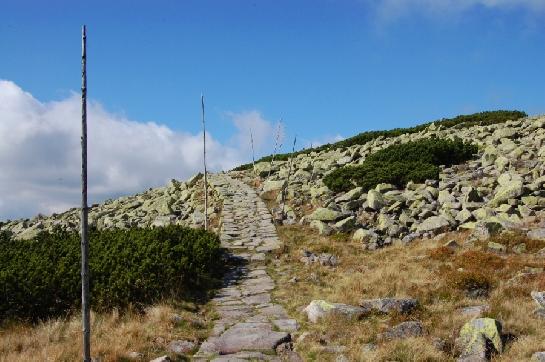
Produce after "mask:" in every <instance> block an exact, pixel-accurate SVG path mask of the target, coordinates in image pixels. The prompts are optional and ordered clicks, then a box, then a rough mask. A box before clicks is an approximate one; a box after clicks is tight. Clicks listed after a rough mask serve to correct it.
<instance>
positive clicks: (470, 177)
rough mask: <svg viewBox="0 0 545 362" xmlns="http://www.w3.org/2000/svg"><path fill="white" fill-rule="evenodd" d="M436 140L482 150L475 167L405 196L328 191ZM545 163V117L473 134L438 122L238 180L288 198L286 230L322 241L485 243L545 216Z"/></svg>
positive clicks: (382, 189) (265, 165)
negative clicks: (369, 160)
mask: <svg viewBox="0 0 545 362" xmlns="http://www.w3.org/2000/svg"><path fill="white" fill-rule="evenodd" d="M432 137H436V138H445V139H454V138H456V137H459V138H461V139H463V140H466V141H469V142H472V143H474V144H476V145H478V147H479V152H478V154H477V155H475V157H474V159H473V160H470V161H469V162H466V163H463V164H461V165H454V166H452V167H448V168H445V167H442V168H441V171H440V174H439V180H428V181H426V182H425V183H422V184H415V183H412V182H409V183H408V184H407V185H406V187H405V188H403V189H397V188H396V187H394V186H393V185H390V184H378V185H377V186H376V187H375V188H374V189H372V190H369V191H367V192H364V191H363V190H362V188H361V187H354V188H353V189H352V190H350V191H348V192H344V193H334V192H332V191H331V190H330V189H329V188H328V187H327V186H325V184H324V180H323V179H324V177H325V176H326V175H328V174H329V173H331V172H332V171H334V170H336V169H338V168H341V167H345V166H349V165H360V164H362V163H363V162H364V161H365V159H366V157H367V156H369V155H370V154H372V153H374V152H376V151H378V150H381V149H385V148H387V147H389V146H391V145H395V144H400V143H406V142H409V141H416V140H421V139H427V138H432ZM544 163H545V116H535V117H525V118H522V119H518V120H509V121H507V122H502V123H498V124H489V125H484V126H483V125H474V126H471V127H467V128H456V127H448V128H447V127H443V126H441V125H436V124H433V123H432V124H430V125H429V126H428V127H426V128H425V129H423V130H421V131H419V132H415V133H408V134H402V135H400V136H397V137H391V138H384V137H378V138H376V139H374V140H372V141H370V142H367V143H365V144H362V145H354V146H350V147H345V148H334V149H333V150H323V151H321V152H310V153H301V154H298V155H297V156H295V157H294V158H293V159H291V160H287V161H275V162H274V163H272V164H271V163H270V162H260V163H257V164H256V165H255V172H253V171H252V170H246V171H241V172H238V177H241V178H243V179H245V180H246V182H248V183H252V182H254V183H255V182H256V179H257V180H258V184H259V190H260V192H261V194H260V195H261V197H262V198H264V199H266V200H270V201H271V202H273V203H274V202H277V203H280V202H281V199H282V192H283V191H284V192H285V195H286V200H287V201H286V206H285V207H284V212H285V215H284V216H285V217H286V218H285V220H284V223H288V224H289V223H295V222H299V223H303V224H307V223H308V224H310V226H311V227H312V228H315V229H317V230H318V231H319V232H320V233H321V234H330V233H332V232H343V233H347V232H354V234H353V238H354V239H357V240H359V241H362V242H364V243H365V244H366V246H367V248H368V249H376V248H378V247H382V246H384V245H388V244H392V243H396V242H400V243H407V242H410V241H411V240H413V239H416V238H420V237H431V236H434V235H436V234H440V233H444V232H446V231H453V230H471V231H473V233H474V235H475V236H478V237H483V236H487V235H488V234H490V233H496V232H498V231H499V230H501V229H504V228H525V227H527V226H528V225H529V224H531V222H532V221H534V220H536V218H541V219H542V218H543V216H545V211H544V210H545V188H544V184H545V165H544ZM290 170H291V171H290ZM280 209H281V208H279V210H280ZM534 233H536V232H534Z"/></svg>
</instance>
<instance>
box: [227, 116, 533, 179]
mask: <svg viewBox="0 0 545 362" xmlns="http://www.w3.org/2000/svg"><path fill="white" fill-rule="evenodd" d="M526 116H527V114H526V113H525V112H521V111H503V110H500V111H486V112H480V113H474V114H468V115H460V116H456V117H454V118H443V119H440V120H437V121H434V122H428V123H424V124H421V125H418V126H414V127H408V128H394V129H392V130H388V131H368V132H363V133H360V134H358V135H356V136H354V137H350V138H347V139H345V140H342V141H339V142H336V143H333V144H326V145H322V146H320V147H314V148H311V149H305V150H302V151H298V152H295V153H283V154H278V155H276V156H275V158H274V159H275V160H279V161H285V160H287V159H289V158H290V157H294V156H297V155H299V154H306V153H310V152H320V151H325V150H334V149H337V148H346V147H350V146H354V145H363V144H365V143H367V142H370V141H373V140H375V139H377V138H379V137H383V138H392V137H398V136H401V135H403V134H410V133H417V132H420V131H423V130H425V129H426V128H427V127H429V126H430V125H431V124H432V123H434V124H435V125H436V126H441V127H443V128H468V127H472V126H476V125H481V126H486V125H491V124H497V123H503V122H506V121H508V120H517V119H520V118H523V117H526ZM271 158H272V155H270V156H266V157H263V158H261V159H259V160H258V161H256V162H265V161H266V162H270V161H271ZM251 167H252V164H244V165H240V166H238V167H236V168H235V169H234V170H235V171H237V170H238V171H242V170H248V169H250V168H251Z"/></svg>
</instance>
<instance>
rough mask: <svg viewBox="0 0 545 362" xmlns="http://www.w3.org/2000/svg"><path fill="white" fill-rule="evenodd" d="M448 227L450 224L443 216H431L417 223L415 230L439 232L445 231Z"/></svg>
mask: <svg viewBox="0 0 545 362" xmlns="http://www.w3.org/2000/svg"><path fill="white" fill-rule="evenodd" d="M449 227H450V224H449V222H448V220H447V219H445V217H443V216H431V217H429V218H427V219H426V220H424V221H423V222H422V223H421V224H420V225H418V228H417V229H416V231H417V232H420V233H426V232H431V233H433V234H439V233H442V232H445V231H447V230H448V229H449Z"/></svg>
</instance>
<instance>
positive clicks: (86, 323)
mask: <svg viewBox="0 0 545 362" xmlns="http://www.w3.org/2000/svg"><path fill="white" fill-rule="evenodd" d="M81 35H82V36H81V46H82V51H81V314H82V331H83V362H91V325H90V324H91V321H90V319H91V318H90V315H91V310H90V305H89V260H88V258H89V239H88V225H87V218H88V215H87V213H88V209H87V28H86V26H85V25H83V27H82V33H81Z"/></svg>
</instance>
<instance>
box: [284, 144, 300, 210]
mask: <svg viewBox="0 0 545 362" xmlns="http://www.w3.org/2000/svg"><path fill="white" fill-rule="evenodd" d="M296 142H297V135H295V138H294V139H293V147H292V150H291V157H290V160H289V163H288V178H287V181H286V186H284V188H283V189H282V217H284V205H285V204H286V194H287V193H288V187H289V184H290V175H291V165H292V162H293V156H294V153H295V143H296Z"/></svg>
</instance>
